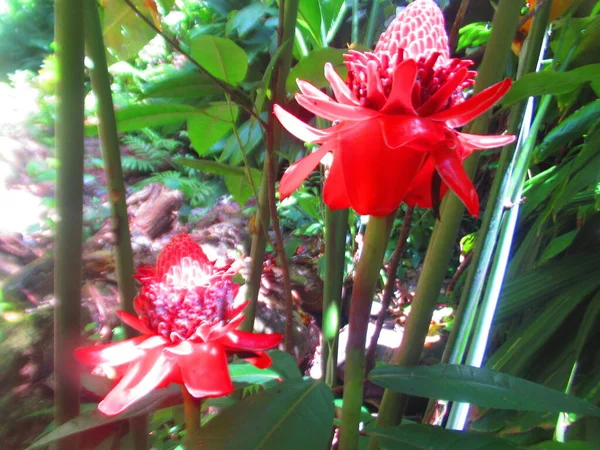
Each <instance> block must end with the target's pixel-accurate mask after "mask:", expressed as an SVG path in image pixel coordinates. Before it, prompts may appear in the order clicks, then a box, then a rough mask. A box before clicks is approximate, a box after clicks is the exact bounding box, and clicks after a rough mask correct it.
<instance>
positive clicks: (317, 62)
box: [286, 48, 348, 93]
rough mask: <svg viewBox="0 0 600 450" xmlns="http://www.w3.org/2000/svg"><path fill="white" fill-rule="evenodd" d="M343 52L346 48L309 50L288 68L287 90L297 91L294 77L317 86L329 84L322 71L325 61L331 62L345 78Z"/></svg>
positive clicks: (321, 86)
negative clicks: (290, 68)
mask: <svg viewBox="0 0 600 450" xmlns="http://www.w3.org/2000/svg"><path fill="white" fill-rule="evenodd" d="M344 53H346V50H340V49H337V48H322V49H319V50H314V51H312V52H310V53H309V54H308V55H307V56H306V57H305V58H302V59H301V60H300V61H299V62H298V64H296V65H295V66H294V67H293V68H292V70H290V74H289V75H288V78H287V81H286V87H287V90H288V91H289V92H291V93H294V92H298V86H297V85H296V78H300V79H301V80H304V81H308V82H309V83H311V84H313V85H315V86H316V87H318V88H324V87H326V86H329V82H328V81H327V79H326V78H325V73H324V70H325V63H328V62H330V63H331V64H333V67H334V68H335V70H336V71H337V72H338V73H339V74H340V76H341V77H342V78H346V74H347V73H348V69H347V68H346V66H345V65H344Z"/></svg>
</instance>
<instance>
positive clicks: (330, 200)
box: [323, 151, 350, 209]
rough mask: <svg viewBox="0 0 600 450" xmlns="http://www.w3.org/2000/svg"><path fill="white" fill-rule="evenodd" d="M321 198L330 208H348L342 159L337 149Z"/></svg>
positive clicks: (348, 201)
mask: <svg viewBox="0 0 600 450" xmlns="http://www.w3.org/2000/svg"><path fill="white" fill-rule="evenodd" d="M336 154H337V156H336ZM323 200H324V201H325V204H326V205H327V206H329V207H330V208H331V209H346V208H350V200H349V199H348V191H347V190H346V182H345V181H344V172H343V171H342V159H341V156H340V152H339V151H338V152H334V156H333V164H332V165H331V169H329V175H327V179H326V180H325V188H324V189H323Z"/></svg>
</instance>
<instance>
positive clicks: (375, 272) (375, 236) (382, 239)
mask: <svg viewBox="0 0 600 450" xmlns="http://www.w3.org/2000/svg"><path fill="white" fill-rule="evenodd" d="M395 215H396V212H393V213H392V214H390V215H389V216H386V217H373V216H372V217H370V218H369V223H368V225H367V231H366V233H365V240H364V245H363V250H362V255H361V257H360V260H359V262H358V265H357V268H356V277H355V280H354V288H353V291H352V301H351V304H350V324H349V330H348V344H347V346H346V366H345V371H344V397H343V400H344V401H343V406H342V425H341V429H340V446H339V448H340V450H353V449H356V448H358V426H359V423H360V407H361V405H362V400H363V386H364V378H365V344H366V340H367V327H368V325H369V313H370V311H371V303H372V301H373V295H374V294H375V288H376V286H377V280H378V279H379V271H380V270H381V264H382V262H383V257H384V254H385V249H386V245H387V241H388V238H389V235H390V231H391V228H392V224H393V222H394V217H395Z"/></svg>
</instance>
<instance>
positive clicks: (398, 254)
mask: <svg viewBox="0 0 600 450" xmlns="http://www.w3.org/2000/svg"><path fill="white" fill-rule="evenodd" d="M414 209H415V208H414V207H413V206H409V207H408V208H407V209H406V213H405V214H404V220H403V223H402V230H400V236H399V237H398V243H397V244H396V250H394V254H393V255H392V258H391V259H390V263H389V266H390V268H389V272H388V279H387V283H386V284H385V288H384V289H383V296H382V299H381V310H380V311H379V314H378V315H377V322H376V323H375V330H374V331H373V337H372V338H371V342H370V344H369V348H368V350H367V354H366V356H365V360H366V367H367V371H369V370H371V368H372V367H373V366H374V365H375V352H376V350H377V342H378V341H379V335H380V334H381V329H382V328H383V322H384V320H385V316H386V313H387V310H388V308H389V307H390V303H391V302H392V297H393V295H394V291H395V290H396V272H398V266H399V265H400V260H401V259H402V255H403V254H404V247H406V242H407V240H408V235H409V234H410V224H411V222H412V216H413V211H414Z"/></svg>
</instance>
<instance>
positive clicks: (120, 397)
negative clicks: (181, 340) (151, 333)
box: [98, 348, 175, 416]
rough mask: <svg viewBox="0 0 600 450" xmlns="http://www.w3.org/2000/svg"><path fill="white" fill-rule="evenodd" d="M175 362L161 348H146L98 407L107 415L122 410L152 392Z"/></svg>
mask: <svg viewBox="0 0 600 450" xmlns="http://www.w3.org/2000/svg"><path fill="white" fill-rule="evenodd" d="M174 367H175V364H174V362H173V361H171V360H170V359H168V358H167V357H166V356H165V355H164V353H163V349H162V348H155V349H152V350H148V351H146V352H145V353H144V356H143V357H142V358H140V359H138V360H137V361H135V362H134V363H133V364H131V365H130V366H129V367H128V368H127V372H126V373H125V376H124V377H123V378H122V379H121V381H120V382H119V383H118V384H117V385H116V386H115V387H114V388H113V390H112V391H110V392H109V393H108V395H107V396H106V397H105V398H104V400H102V401H101V402H100V404H99V405H98V409H99V410H100V411H101V412H103V413H104V414H106V415H108V416H114V415H116V414H119V413H121V412H123V411H124V410H125V409H127V408H128V407H129V406H131V405H132V404H133V403H135V402H137V401H138V400H140V399H141V398H143V397H144V396H145V395H147V394H149V393H150V392H152V391H153V390H154V389H156V388H157V386H159V385H160V384H161V383H162V381H163V380H164V379H165V378H167V377H168V376H169V374H170V373H171V371H172V370H173V368H174Z"/></svg>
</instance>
